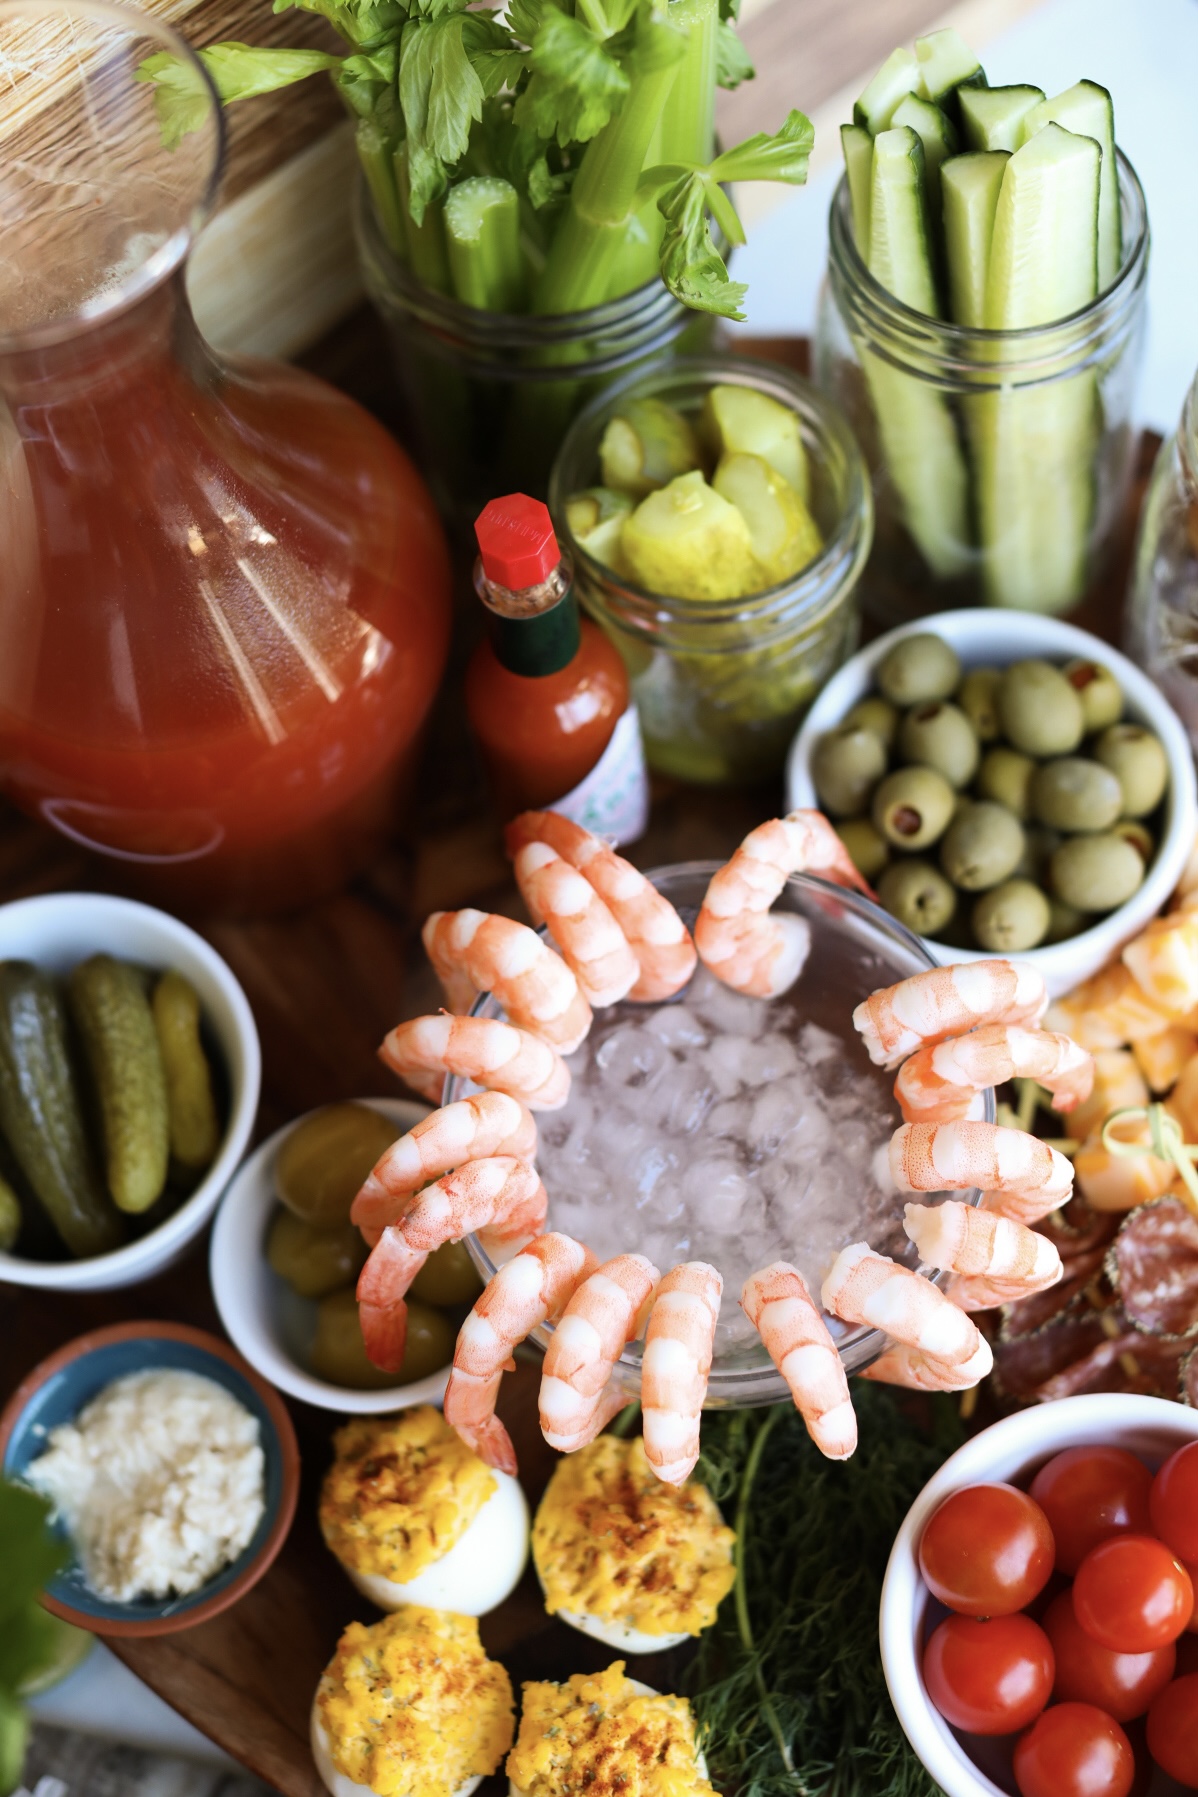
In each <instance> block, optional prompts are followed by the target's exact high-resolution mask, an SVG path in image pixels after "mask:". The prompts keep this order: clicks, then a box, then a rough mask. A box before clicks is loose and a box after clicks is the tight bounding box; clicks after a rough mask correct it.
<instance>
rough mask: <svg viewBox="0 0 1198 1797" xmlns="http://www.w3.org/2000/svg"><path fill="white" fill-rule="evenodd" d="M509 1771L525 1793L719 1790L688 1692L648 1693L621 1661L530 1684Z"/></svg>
mask: <svg viewBox="0 0 1198 1797" xmlns="http://www.w3.org/2000/svg"><path fill="white" fill-rule="evenodd" d="M507 1774H508V1777H509V1779H510V1780H511V1782H512V1785H513V1786H514V1787H515V1788H516V1790H518V1791H520V1792H522V1793H524V1797H583V1794H584V1793H585V1797H713V1792H712V1787H711V1785H710V1784H709V1783H708V1781H707V1779H706V1778H705V1777H704V1776H703V1773H702V1772H701V1770H700V1768H699V1763H698V1750H697V1748H696V1746H695V1721H694V1717H693V1716H692V1715H691V1710H690V1705H689V1704H688V1703H687V1701H686V1699H685V1697H656V1696H653V1697H645V1696H642V1695H640V1694H639V1693H638V1691H637V1689H636V1687H635V1686H634V1685H633V1683H632V1681H631V1680H630V1679H627V1678H625V1677H624V1662H623V1660H617V1661H616V1662H615V1663H614V1665H611V1666H609V1667H608V1669H607V1671H606V1672H597V1673H594V1674H588V1673H585V1672H579V1673H576V1674H575V1676H574V1677H573V1678H569V1679H567V1680H566V1682H565V1684H562V1685H554V1684H526V1685H525V1686H524V1703H523V1709H522V1712H521V1716H520V1733H519V1736H518V1738H517V1741H516V1745H515V1746H514V1747H513V1749H512V1751H511V1753H510V1754H509V1755H508V1762H507Z"/></svg>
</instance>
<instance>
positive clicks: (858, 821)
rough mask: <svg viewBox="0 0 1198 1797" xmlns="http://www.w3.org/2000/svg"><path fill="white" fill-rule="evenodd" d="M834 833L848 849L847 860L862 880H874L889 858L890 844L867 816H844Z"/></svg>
mask: <svg viewBox="0 0 1198 1797" xmlns="http://www.w3.org/2000/svg"><path fill="white" fill-rule="evenodd" d="M836 834H837V835H838V836H839V838H840V840H841V842H843V844H844V846H845V848H846V849H847V850H848V851H849V860H850V861H851V862H852V863H853V866H854V867H855V868H856V869H857V872H858V873H859V874H860V875H861V877H862V879H863V880H876V879H877V877H878V875H879V874H880V873H881V871H882V869H883V868H884V867H885V865H886V863H887V862H888V861H889V859H890V845H889V844H888V843H887V841H886V838H885V837H884V836H883V835H882V832H881V831H880V830H879V829H878V828H877V826H876V825H875V824H873V823H872V822H871V821H870V819H869V818H868V817H851V818H845V819H843V820H842V821H841V822H840V823H838V824H837V825H836Z"/></svg>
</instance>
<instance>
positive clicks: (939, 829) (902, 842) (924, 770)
mask: <svg viewBox="0 0 1198 1797" xmlns="http://www.w3.org/2000/svg"><path fill="white" fill-rule="evenodd" d="M952 813H953V789H952V787H951V786H950V785H949V783H948V781H947V780H946V779H945V777H944V775H943V774H938V773H937V772H936V770H935V768H931V767H902V768H899V769H898V770H897V771H896V772H895V773H893V774H887V776H886V778H885V779H884V780H883V781H882V783H881V785H880V786H879V787H878V788H877V790H876V791H875V793H874V802H873V809H872V813H871V815H872V817H873V821H874V823H875V825H876V826H877V828H878V829H879V830H880V831H881V833H882V835H883V836H884V837H885V838H886V840H887V842H889V843H893V844H894V846H895V847H896V848H900V849H926V848H927V847H929V845H930V844H931V843H933V842H935V841H937V839H938V838H939V837H940V836H942V835H943V833H944V831H945V829H946V828H947V827H948V820H949V818H950V817H951V816H952Z"/></svg>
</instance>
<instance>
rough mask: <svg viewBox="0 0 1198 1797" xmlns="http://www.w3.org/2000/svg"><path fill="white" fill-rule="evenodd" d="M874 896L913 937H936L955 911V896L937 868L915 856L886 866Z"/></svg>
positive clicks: (905, 857)
mask: <svg viewBox="0 0 1198 1797" xmlns="http://www.w3.org/2000/svg"><path fill="white" fill-rule="evenodd" d="M878 897H879V899H880V900H881V901H882V903H883V905H885V907H886V909H887V910H888V911H889V912H890V915H891V916H892V917H897V918H898V920H899V922H900V923H905V924H906V926H907V928H908V929H909V930H914V931H915V934H916V935H917V936H938V935H939V934H940V931H941V930H942V929H944V927H945V925H946V924H947V923H949V922H950V921H951V919H952V915H953V912H954V911H955V910H956V908H957V895H956V893H955V892H954V891H953V889H952V887H951V886H950V885H949V883H948V881H947V880H946V879H945V877H944V875H943V874H942V873H941V872H940V870H939V868H936V867H933V866H932V864H931V862H930V861H920V860H919V859H918V858H917V857H915V856H912V857H907V856H904V857H903V858H902V860H900V861H892V862H891V863H890V866H889V867H888V868H887V869H886V871H885V873H884V874H883V875H882V878H881V879H880V880H879V881H878Z"/></svg>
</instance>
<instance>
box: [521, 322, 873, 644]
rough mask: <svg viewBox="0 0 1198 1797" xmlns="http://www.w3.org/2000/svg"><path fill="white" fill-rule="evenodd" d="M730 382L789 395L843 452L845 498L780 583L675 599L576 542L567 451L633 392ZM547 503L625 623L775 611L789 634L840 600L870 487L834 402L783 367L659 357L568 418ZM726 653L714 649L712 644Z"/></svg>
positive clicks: (750, 360) (747, 616)
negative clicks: (730, 595) (736, 593)
mask: <svg viewBox="0 0 1198 1797" xmlns="http://www.w3.org/2000/svg"><path fill="white" fill-rule="evenodd" d="M729 378H731V381H732V384H734V385H740V386H752V387H754V388H756V390H757V391H759V392H761V391H767V390H768V389H769V388H771V387H774V388H780V389H784V390H785V391H786V394H787V403H789V404H790V405H791V406H792V409H793V410H794V411H795V412H796V413H797V414H798V416H799V417H800V418H801V419H803V420H805V421H806V422H808V423H809V424H811V425H812V427H813V428H818V429H819V430H820V431H821V432H822V433H823V434H824V436H825V437H826V438H827V439H828V440H830V441H831V442H832V443H833V444H834V446H835V448H836V449H837V450H838V451H839V453H840V455H841V457H842V459H843V463H844V467H845V471H846V476H847V480H846V487H847V491H846V493H845V496H844V503H843V505H842V506H841V508H840V512H839V515H838V517H837V520H836V525H835V528H834V529H833V530H831V531H830V532H829V533H828V536H827V538H826V540H825V542H824V544H823V546H822V548H821V549H820V552H819V554H818V555H817V556H816V557H815V559H814V560H813V561H812V562H810V563H809V564H808V565H807V567H805V568H803V569H801V570H800V572H799V573H798V574H797V575H794V576H793V577H791V578H790V579H789V580H781V581H777V582H775V584H774V585H773V586H769V587H764V588H762V590H761V591H760V592H757V593H748V594H746V595H745V596H744V597H743V598H740V599H679V598H674V597H673V596H671V595H668V594H661V593H652V592H650V591H649V590H648V589H647V588H645V587H641V586H638V585H637V584H636V583H635V582H634V581H630V580H627V579H625V578H624V577H622V576H618V575H616V574H615V573H614V572H613V570H612V569H610V568H608V567H607V566H606V565H605V564H604V563H602V562H600V561H597V560H596V559H595V557H594V556H592V555H591V554H590V552H589V551H588V550H586V549H585V548H584V547H583V546H582V544H580V543H579V542H578V541H577V539H576V538H575V536H574V534H573V532H572V531H571V529H570V526H569V522H568V520H567V517H566V500H567V498H568V497H569V491H573V490H574V488H575V482H574V481H573V480H569V481H567V479H566V473H567V472H568V463H569V461H570V452H571V451H577V450H578V449H579V447H580V445H581V442H582V440H583V439H585V438H586V437H587V436H588V435H589V433H590V431H591V430H592V428H593V426H594V425H595V423H596V421H597V420H598V419H599V418H601V417H603V416H604V414H605V413H609V412H611V411H612V410H614V409H615V407H617V406H618V405H619V404H621V403H623V402H624V401H625V400H626V399H627V398H628V397H629V395H630V393H633V392H634V391H635V392H637V393H638V394H639V393H640V392H641V391H642V390H643V391H644V393H645V394H647V395H649V396H651V397H656V396H657V395H658V394H659V393H661V392H663V391H668V390H670V389H671V388H674V387H677V386H688V385H690V384H692V383H694V384H698V385H702V384H703V383H704V382H709V383H710V384H711V385H716V384H718V383H719V382H720V381H722V380H728V379H729ZM771 397H772V395H771ZM588 484H590V483H588ZM563 488H568V489H569V491H563ZM549 508H550V511H551V512H552V513H553V521H554V526H555V528H556V530H557V533H558V537H559V539H560V540H562V541H563V542H564V543H565V544H566V545H567V546H568V548H569V551H570V553H571V555H572V556H573V557H574V560H575V566H576V567H578V566H579V565H581V566H582V567H583V568H584V569H585V570H586V572H587V574H588V575H589V576H590V577H591V579H592V581H597V582H599V583H601V584H602V585H603V586H604V587H606V588H608V589H609V590H614V591H616V592H618V593H619V595H620V601H621V622H622V623H625V624H628V625H631V626H632V627H633V628H636V627H637V626H638V625H640V626H643V627H645V628H646V629H649V628H653V629H654V630H656V628H657V627H658V626H660V625H661V624H663V623H667V622H669V623H673V624H682V625H688V624H696V625H700V626H702V627H705V628H706V629H708V630H710V629H711V627H712V626H717V625H735V624H745V625H748V626H751V627H753V628H754V629H755V630H756V629H758V628H759V626H760V623H761V622H762V621H763V620H767V619H770V618H772V617H775V616H777V618H778V622H779V624H780V626H783V627H784V628H785V630H786V631H790V630H791V629H793V628H795V627H796V626H800V625H801V627H802V628H803V629H807V628H808V627H809V626H812V625H814V624H815V623H816V622H817V621H818V618H819V616H820V611H819V610H818V609H816V608H817V606H818V604H819V602H820V601H821V600H822V601H823V602H824V606H825V608H827V607H831V606H833V605H835V604H838V603H839V600H840V595H841V590H842V588H843V586H844V584H845V582H846V581H847V580H848V579H850V578H852V577H853V576H854V575H855V574H856V573H859V572H860V569H861V567H862V566H863V565H864V562H865V559H866V557H867V556H868V554H869V549H870V544H871V541H872V536H873V500H872V490H871V487H870V482H869V477H868V474H867V472H866V467H865V461H864V458H863V456H862V454H861V449H860V446H859V444H858V442H857V439H856V437H855V436H854V435H853V433H852V431H851V430H850V429H849V426H848V423H847V421H846V419H845V418H844V416H843V414H842V412H841V410H840V408H839V406H837V405H836V403H835V402H834V401H833V400H831V399H830V398H829V397H828V395H827V394H826V393H823V392H821V390H820V389H819V388H818V387H816V386H815V384H814V383H813V382H812V381H809V380H807V379H805V378H804V376H802V375H800V374H798V373H796V372H795V371H794V370H793V369H790V368H787V367H786V366H785V364H784V363H781V362H772V361H769V360H767V359H766V358H765V357H757V356H738V355H735V354H713V355H707V356H670V357H662V358H659V359H658V360H657V361H656V362H654V363H652V364H650V365H649V366H648V367H646V366H643V365H642V366H641V367H639V368H637V369H634V370H633V371H631V372H630V373H629V374H628V375H626V376H625V377H624V379H623V380H619V381H613V382H612V383H611V384H610V385H608V386H607V387H605V388H604V389H603V392H602V393H599V394H596V396H595V398H594V399H592V400H591V401H590V402H589V404H587V405H586V406H584V407H583V409H582V411H581V412H580V413H579V414H578V416H577V417H576V418H575V419H574V421H573V422H572V423H571V425H570V426H569V428H568V429H567V431H566V434H565V436H564V437H563V438H562V441H561V443H560V445H559V446H558V451H557V455H556V456H555V457H554V461H553V469H552V471H551V473H550V477H549ZM809 608H810V610H809ZM770 640H771V639H769V638H763V637H761V636H760V635H756V636H755V639H754V647H755V648H763V647H766V646H767V645H768V642H769V641H770ZM722 652H723V651H722V650H721V649H720V648H716V649H713V650H712V653H722ZM688 653H700V654H701V653H702V650H701V649H698V648H695V647H693V646H692V645H689V644H688Z"/></svg>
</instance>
